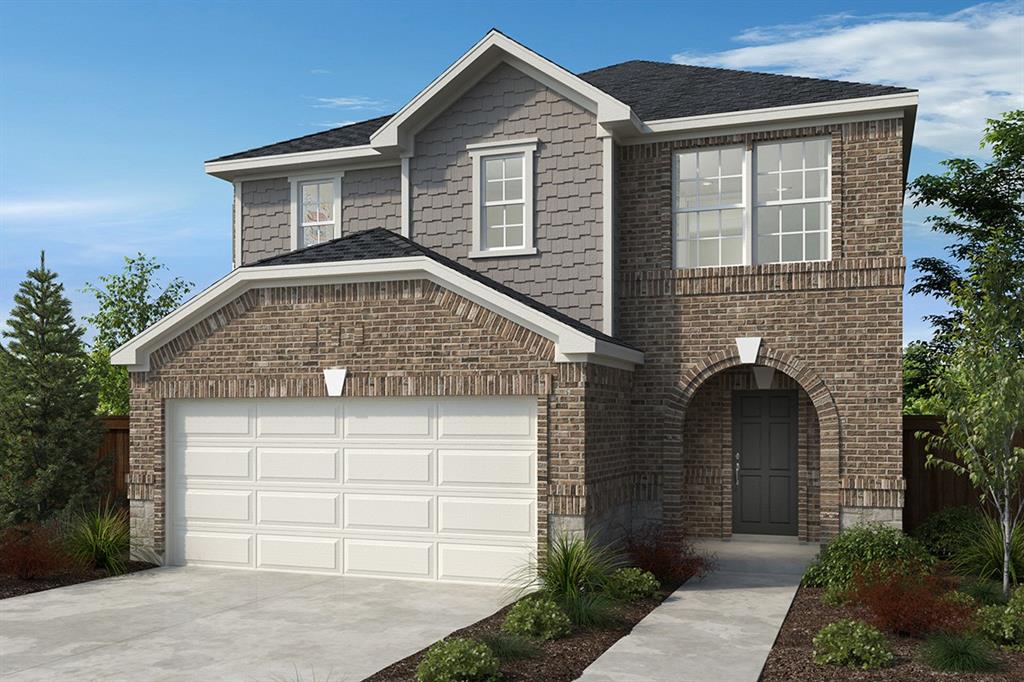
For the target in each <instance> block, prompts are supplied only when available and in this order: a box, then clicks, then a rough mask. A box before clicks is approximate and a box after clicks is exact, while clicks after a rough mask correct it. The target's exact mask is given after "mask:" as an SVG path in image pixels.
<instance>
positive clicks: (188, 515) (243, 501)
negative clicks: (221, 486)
mask: <svg viewBox="0 0 1024 682" xmlns="http://www.w3.org/2000/svg"><path fill="white" fill-rule="evenodd" d="M184 497H185V519H186V520H187V521H203V522H208V523H218V522H219V523H252V493H251V492H249V491H243V490H189V491H186V492H185V496H184Z"/></svg>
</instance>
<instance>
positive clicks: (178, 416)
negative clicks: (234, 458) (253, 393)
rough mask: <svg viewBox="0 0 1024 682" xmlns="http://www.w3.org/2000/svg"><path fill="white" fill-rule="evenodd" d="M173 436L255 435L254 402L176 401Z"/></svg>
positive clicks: (172, 427)
mask: <svg viewBox="0 0 1024 682" xmlns="http://www.w3.org/2000/svg"><path fill="white" fill-rule="evenodd" d="M172 405H173V409H172V410H171V414H172V417H171V428H170V429H169V431H170V433H171V434H172V435H173V436H186V435H187V436H192V437H204V436H205V437H211V436H212V437H217V436H228V437H230V436H249V435H252V413H253V408H254V405H253V403H250V402H246V401H241V400H227V401H212V400H210V401H207V400H175V401H173V403H172Z"/></svg>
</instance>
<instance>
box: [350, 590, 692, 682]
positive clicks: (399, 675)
mask: <svg viewBox="0 0 1024 682" xmlns="http://www.w3.org/2000/svg"><path fill="white" fill-rule="evenodd" d="M681 584H682V583H677V584H674V585H663V586H662V587H663V589H662V592H661V594H659V595H657V596H655V597H653V598H651V599H645V600H643V601H639V602H634V603H631V604H623V605H622V606H621V607H619V622H618V623H617V624H615V625H614V626H610V627H605V628H593V629H589V630H582V631H578V632H573V633H572V634H571V635H569V636H568V637H564V638H562V639H557V640H555V641H553V642H543V643H541V644H539V645H538V647H537V655H536V656H535V657H533V658H528V659H523V660H518V661H510V662H508V663H505V664H504V665H502V668H501V671H502V673H503V678H502V679H503V680H505V681H511V680H544V682H571V680H575V679H577V678H578V677H579V676H580V675H581V674H583V670H584V669H586V667H587V666H589V665H590V664H591V663H593V662H594V661H595V660H596V659H597V657H598V656H600V655H601V654H603V653H604V652H605V651H607V650H608V648H609V647H611V645H612V644H615V642H617V641H619V640H620V639H621V638H622V637H624V636H626V635H628V634H629V633H630V631H631V630H632V629H633V626H634V625H636V624H637V623H639V622H640V621H641V620H643V619H644V617H645V616H647V614H649V613H650V612H651V611H653V610H654V608H655V607H656V606H658V605H659V604H661V602H663V601H664V600H665V598H666V597H668V595H670V594H672V592H674V591H675V589H676V588H677V587H679V585H681ZM510 608H512V607H511V605H509V606H506V607H505V608H503V609H501V610H500V611H497V612H496V613H493V614H491V615H490V616H488V617H487V618H484V619H483V620H480V621H477V622H476V623H473V624H472V625H470V626H469V627H465V628H462V629H461V630H456V631H455V632H453V633H451V634H450V635H449V637H468V638H470V639H476V638H479V637H480V636H481V635H483V634H485V633H488V632H497V631H498V630H500V629H501V624H502V623H504V622H505V614H506V613H507V612H508V610H509V609H510ZM425 651H426V649H423V650H422V651H418V652H416V653H415V654H413V655H412V656H409V657H407V658H403V659H402V660H401V661H398V662H397V663H392V664H391V665H389V666H388V667H387V668H384V669H383V670H381V671H379V672H377V673H375V674H374V675H371V676H370V677H368V678H366V680H365V682H405V681H408V680H415V679H416V666H417V665H419V662H420V657H421V656H422V655H423V653H424V652H425Z"/></svg>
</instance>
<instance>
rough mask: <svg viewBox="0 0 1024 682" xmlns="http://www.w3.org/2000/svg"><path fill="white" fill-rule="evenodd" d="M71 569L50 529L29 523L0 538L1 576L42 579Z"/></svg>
mask: <svg viewBox="0 0 1024 682" xmlns="http://www.w3.org/2000/svg"><path fill="white" fill-rule="evenodd" d="M70 567H71V558H70V557H69V556H68V555H67V554H66V553H65V552H64V549H63V548H62V547H61V544H60V542H59V539H58V536H57V533H56V532H55V531H54V529H53V527H52V526H43V525H40V524H37V523H28V524H24V525H21V526H13V527H11V528H8V529H7V530H6V531H4V533H3V535H2V536H0V573H5V574H7V575H13V576H14V577H16V578H21V579H22V580H32V579H34V578H45V577H47V576H50V575H53V574H54V573H59V572H61V571H65V570H67V569H69V568H70Z"/></svg>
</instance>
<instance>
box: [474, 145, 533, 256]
mask: <svg viewBox="0 0 1024 682" xmlns="http://www.w3.org/2000/svg"><path fill="white" fill-rule="evenodd" d="M536 148H537V143H536V141H535V140H519V141H514V142H494V143H491V142H485V143H482V144H474V145H470V146H469V150H470V158H471V160H472V162H473V185H474V194H473V251H472V252H471V253H470V257H473V258H485V257H494V256H521V255H529V254H534V253H537V250H536V249H535V248H534V246H533V155H534V152H535V150H536Z"/></svg>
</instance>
